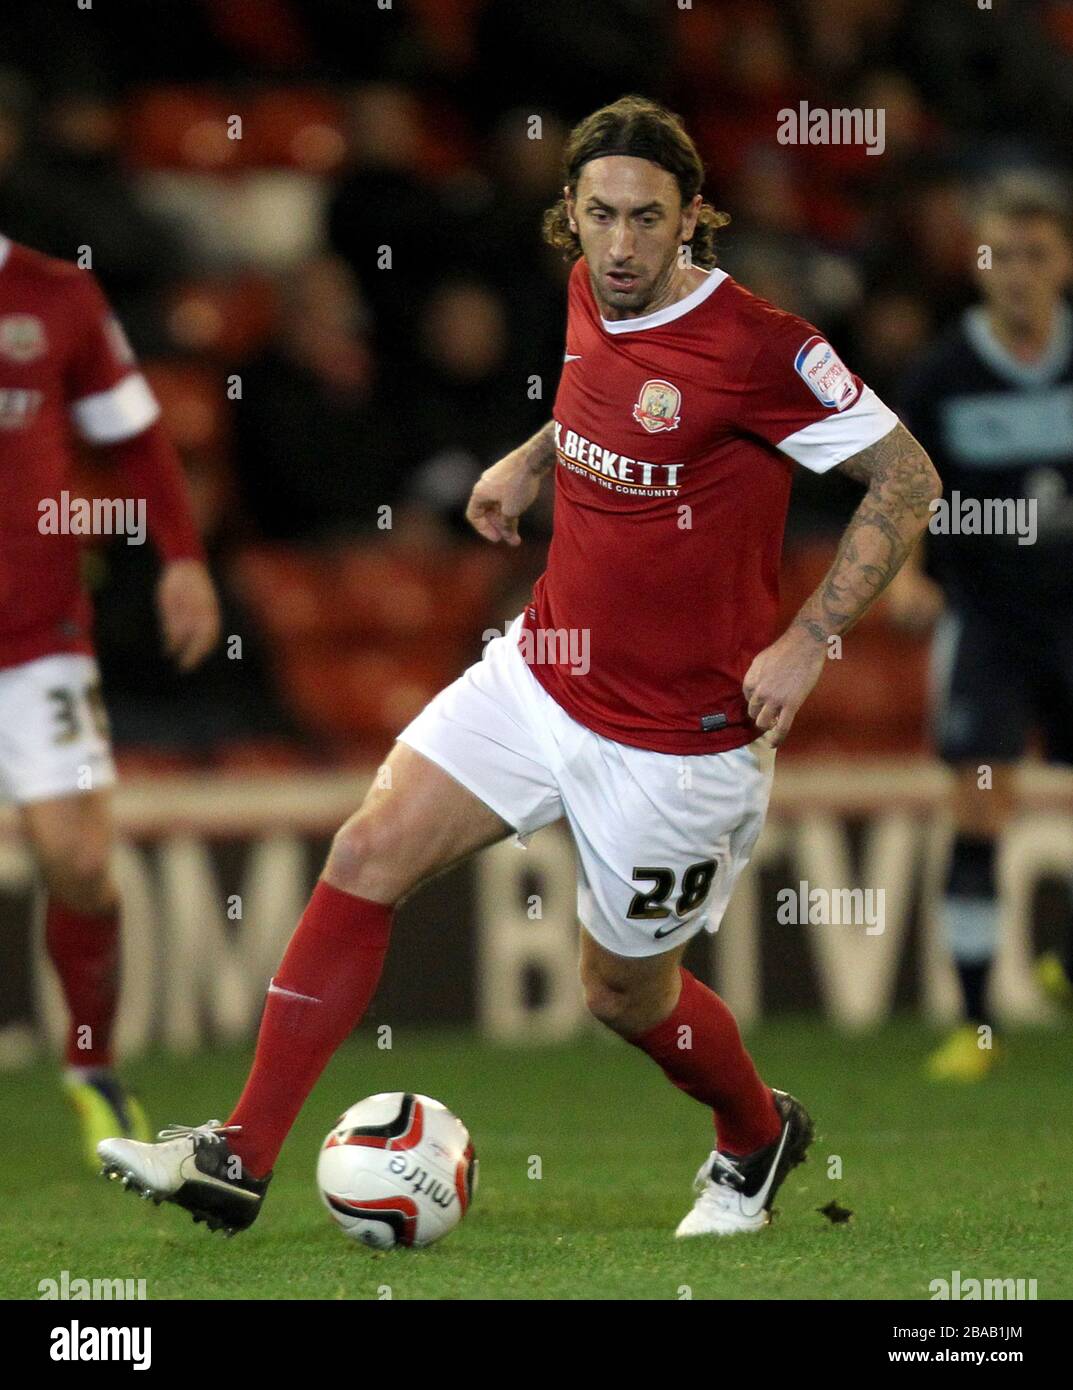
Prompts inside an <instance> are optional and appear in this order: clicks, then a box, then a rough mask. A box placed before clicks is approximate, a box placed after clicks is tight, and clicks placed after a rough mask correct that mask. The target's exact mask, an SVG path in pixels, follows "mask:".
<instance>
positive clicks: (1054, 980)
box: [1035, 951, 1073, 1009]
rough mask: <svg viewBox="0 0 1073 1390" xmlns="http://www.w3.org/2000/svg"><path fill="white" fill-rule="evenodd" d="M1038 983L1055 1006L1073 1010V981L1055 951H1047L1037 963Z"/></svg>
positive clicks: (1036, 974)
mask: <svg viewBox="0 0 1073 1390" xmlns="http://www.w3.org/2000/svg"><path fill="white" fill-rule="evenodd" d="M1035 976H1036V983H1037V984H1038V985H1039V987H1040V989H1041V990H1042V991H1043V993H1044V994H1045V995H1046V996H1047V998H1048V999H1050V1000H1052V1001H1053V1002H1054V1003H1055V1004H1061V1005H1062V1006H1063V1007H1064V1008H1067V1009H1068V1008H1073V981H1071V980H1070V978H1069V976H1068V975H1067V974H1066V968H1065V966H1064V965H1063V964H1062V959H1061V957H1060V956H1058V955H1057V954H1056V953H1055V952H1054V951H1046V952H1044V954H1043V955H1042V956H1040V957H1039V958H1038V959H1037V961H1036V968H1035Z"/></svg>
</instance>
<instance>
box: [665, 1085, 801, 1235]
mask: <svg viewBox="0 0 1073 1390" xmlns="http://www.w3.org/2000/svg"><path fill="white" fill-rule="evenodd" d="M771 1094H772V1095H773V1096H774V1098H775V1105H776V1108H777V1109H778V1111H779V1114H780V1115H781V1116H782V1132H781V1134H780V1135H779V1137H778V1139H776V1140H774V1141H773V1142H772V1143H770V1144H768V1145H766V1146H765V1147H764V1148H762V1149H757V1150H756V1152H755V1153H751V1154H745V1155H743V1156H741V1157H738V1156H737V1155H734V1154H724V1153H720V1152H719V1150H718V1149H716V1150H714V1151H713V1152H712V1153H711V1154H710V1155H709V1157H708V1158H707V1159H705V1161H704V1163H703V1164H702V1165H701V1169H700V1172H699V1173H698V1174H697V1177H696V1181H695V1182H694V1184H693V1190H694V1191H695V1192H696V1194H697V1200H696V1201H695V1202H694V1203H693V1210H692V1211H690V1212H688V1213H687V1215H685V1216H684V1217H683V1218H682V1220H681V1221H680V1222H679V1224H678V1229H677V1231H675V1235H676V1236H678V1237H679V1238H680V1239H681V1238H682V1237H685V1236H732V1235H737V1234H739V1233H741V1232H746V1231H760V1230H762V1229H763V1228H764V1227H765V1226H766V1225H767V1224H768V1222H769V1221H770V1220H771V1204H772V1202H773V1201H774V1200H775V1193H776V1192H777V1191H778V1190H779V1187H780V1186H781V1184H782V1180H783V1179H784V1178H785V1177H786V1175H787V1173H789V1171H790V1169H791V1168H796V1167H797V1165H798V1164H799V1163H804V1161H805V1153H806V1151H807V1149H808V1146H809V1145H810V1144H811V1143H812V1120H811V1119H810V1118H809V1114H808V1111H807V1110H806V1109H805V1107H804V1106H803V1105H802V1104H801V1102H800V1101H799V1100H795V1099H794V1097H793V1096H791V1095H788V1094H787V1092H786V1091H774V1090H773V1091H772V1093H771Z"/></svg>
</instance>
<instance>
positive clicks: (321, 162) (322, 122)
mask: <svg viewBox="0 0 1073 1390" xmlns="http://www.w3.org/2000/svg"><path fill="white" fill-rule="evenodd" d="M343 125H344V110H343V104H342V102H340V101H339V100H338V99H336V98H335V97H333V96H330V95H328V94H327V93H323V92H316V91H309V90H294V89H291V88H284V89H281V90H279V91H273V92H265V93H263V94H262V95H261V96H259V97H257V98H256V99H255V100H254V102H253V103H252V105H251V106H250V107H249V109H248V113H247V117H246V121H245V127H244V133H243V139H244V140H246V141H248V142H249V143H248V146H247V149H246V152H245V157H246V162H247V164H248V165H250V166H255V167H260V168H288V169H301V170H302V171H304V172H306V173H311V174H327V175H330V174H333V173H334V172H335V171H336V170H337V169H338V168H339V167H340V165H341V164H342V163H343V160H344V159H345V157H346V136H345V134H344V130H343Z"/></svg>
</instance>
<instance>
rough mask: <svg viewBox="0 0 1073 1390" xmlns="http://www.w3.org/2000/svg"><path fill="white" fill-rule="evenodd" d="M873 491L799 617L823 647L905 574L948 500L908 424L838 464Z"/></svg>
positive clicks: (843, 470)
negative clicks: (935, 512)
mask: <svg viewBox="0 0 1073 1390" xmlns="http://www.w3.org/2000/svg"><path fill="white" fill-rule="evenodd" d="M839 467H840V468H841V470H842V472H843V473H846V474H848V475H849V476H850V477H851V478H855V479H856V480H857V481H858V482H861V483H864V484H866V485H867V488H868V491H867V493H865V496H864V498H863V500H862V501H861V505H860V506H859V507H858V508H857V510H856V512H854V514H853V517H852V519H851V521H850V523H849V526H848V527H847V528H846V531H845V534H844V535H843V537H842V541H841V543H840V545H839V547H838V553H837V554H836V556H835V560H834V564H833V565H832V566H831V568H830V569H829V570H828V572H827V575H826V577H825V578H824V581H823V583H822V584H821V585H820V587H819V588H818V589H817V590H816V592H815V593H814V594H813V595H812V596H811V597H810V598H809V600H808V602H807V603H806V604H805V605H804V607H803V608H802V609H801V611H800V613H799V614H798V615H797V618H796V619H795V623H796V624H797V626H799V627H803V628H804V629H805V630H806V631H807V632H809V633H810V634H811V635H812V636H813V637H815V638H816V640H817V641H821V642H822V641H824V640H825V639H826V638H827V637H830V636H832V635H833V634H835V633H843V632H846V631H848V630H849V629H850V628H851V627H852V626H853V624H854V623H855V622H856V621H857V619H858V618H859V617H860V616H861V615H862V613H864V612H865V611H866V610H867V608H868V607H869V605H870V604H871V603H872V602H873V600H874V599H875V598H876V597H877V596H878V595H879V594H881V593H882V591H883V590H884V589H885V588H886V587H887V585H888V584H889V583H890V581H891V579H892V578H893V577H894V575H895V574H897V572H898V570H899V569H900V568H901V566H902V563H903V562H904V560H905V557H906V556H907V555H908V554H909V552H910V550H912V548H913V546H914V544H915V543H916V541H917V539H918V538H919V536H920V534H921V532H922V531H923V530H924V528H925V526H926V525H927V522H928V517H929V515H930V512H931V503H932V502H933V501H934V499H935V498H937V497H941V496H942V484H941V483H940V481H939V475H938V474H937V473H936V471H935V469H934V468H933V466H932V463H931V460H930V459H929V458H928V456H927V454H926V453H925V452H924V450H923V449H922V448H921V447H920V445H919V444H918V443H917V442H916V440H915V439H914V438H913V436H912V435H911V434H910V433H909V431H908V430H907V429H906V428H905V426H904V425H896V426H895V427H894V429H892V430H891V432H890V433H889V434H887V435H885V436H884V437H883V438H882V439H880V440H879V441H878V442H877V443H875V444H873V445H871V446H870V447H869V448H867V449H864V450H862V451H861V453H859V454H855V455H854V456H853V458H851V459H847V460H846V461H845V463H842V464H840V465H839Z"/></svg>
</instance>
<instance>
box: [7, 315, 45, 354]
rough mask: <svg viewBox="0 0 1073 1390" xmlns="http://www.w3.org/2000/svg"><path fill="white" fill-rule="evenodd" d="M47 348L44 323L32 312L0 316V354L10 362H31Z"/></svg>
mask: <svg viewBox="0 0 1073 1390" xmlns="http://www.w3.org/2000/svg"><path fill="white" fill-rule="evenodd" d="M47 350H48V343H47V341H46V339H45V325H44V324H43V323H42V322H41V320H40V319H39V318H37V317H36V316H35V315H34V314H5V315H4V317H3V318H0V355H2V356H4V357H7V358H10V360H11V361H12V362H33V361H35V360H36V359H37V358H38V357H43V356H44V355H45V353H46V351H47Z"/></svg>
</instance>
